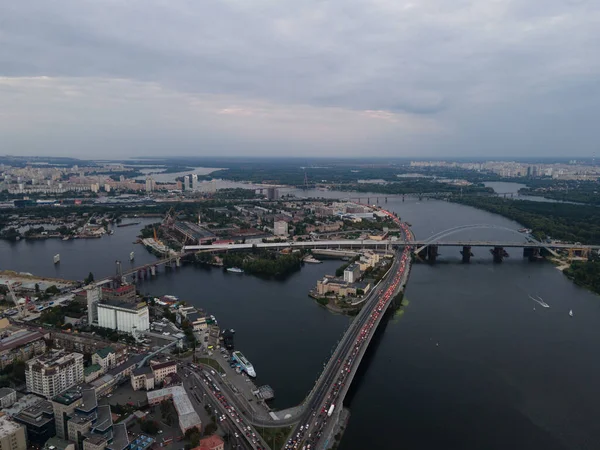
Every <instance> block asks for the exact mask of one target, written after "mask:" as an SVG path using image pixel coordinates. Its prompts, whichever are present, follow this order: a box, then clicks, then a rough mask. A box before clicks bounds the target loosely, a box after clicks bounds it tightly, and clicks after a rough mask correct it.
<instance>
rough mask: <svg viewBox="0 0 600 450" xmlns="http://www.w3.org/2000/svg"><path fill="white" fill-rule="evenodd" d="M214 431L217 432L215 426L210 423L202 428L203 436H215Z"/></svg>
mask: <svg viewBox="0 0 600 450" xmlns="http://www.w3.org/2000/svg"><path fill="white" fill-rule="evenodd" d="M216 431H217V424H216V423H214V422H211V423H209V424H208V425H206V427H204V435H205V436H210V435H212V434H215V433H216Z"/></svg>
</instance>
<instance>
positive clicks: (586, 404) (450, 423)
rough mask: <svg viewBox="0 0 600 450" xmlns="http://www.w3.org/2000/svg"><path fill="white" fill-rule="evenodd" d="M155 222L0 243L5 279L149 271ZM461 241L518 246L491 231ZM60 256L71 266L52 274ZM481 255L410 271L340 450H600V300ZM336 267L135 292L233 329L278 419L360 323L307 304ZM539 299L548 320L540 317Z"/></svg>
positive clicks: (223, 277)
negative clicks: (268, 389)
mask: <svg viewBox="0 0 600 450" xmlns="http://www.w3.org/2000/svg"><path fill="white" fill-rule="evenodd" d="M297 195H304V196H307V195H318V196H328V197H335V196H341V197H346V198H347V197H349V196H351V195H355V194H349V193H335V192H323V191H315V192H314V193H312V192H298V193H297ZM360 196H361V197H366V196H367V194H361V195H360ZM373 196H376V194H374V195H373ZM379 197H380V199H382V198H383V196H381V195H379ZM382 206H386V208H387V209H390V210H392V211H395V212H397V213H398V214H399V215H400V217H402V219H403V220H406V221H408V222H409V223H411V224H412V226H413V230H414V232H415V234H416V236H417V237H418V238H426V237H427V236H430V235H432V234H434V233H437V232H440V231H443V230H445V229H449V228H452V227H455V226H459V225H465V224H494V225H498V226H502V227H508V228H512V229H517V228H519V225H518V224H516V223H514V222H511V221H509V220H507V219H504V218H502V217H499V216H494V215H492V214H489V213H486V212H483V211H479V210H475V209H472V208H469V207H465V206H461V205H456V204H453V203H448V202H440V201H434V200H423V201H418V200H417V199H415V198H414V197H411V198H409V197H407V198H406V200H405V201H404V202H402V200H401V198H399V197H391V196H390V197H389V198H388V203H387V204H385V205H382ZM155 221H157V219H144V220H142V223H141V224H140V225H138V226H132V227H125V228H117V229H116V231H115V234H114V235H112V236H106V237H104V238H101V239H90V240H75V241H67V242H64V241H60V240H48V241H37V242H18V243H14V244H11V243H8V242H5V241H2V242H0V267H1V268H3V269H12V270H19V271H27V272H32V273H34V274H36V275H44V276H57V277H65V278H73V279H82V278H83V277H85V276H86V275H87V273H88V272H89V271H92V272H93V273H94V274H95V275H96V278H99V277H102V276H108V275H111V274H113V273H114V261H115V260H116V259H121V260H122V261H124V262H126V263H127V264H129V262H128V255H129V252H130V251H132V250H134V251H135V253H136V260H135V265H140V264H143V263H147V262H150V261H152V260H153V259H154V257H153V256H152V255H150V254H148V253H147V252H146V251H145V250H144V249H143V248H142V247H141V246H140V245H135V244H133V243H132V242H133V241H134V240H135V236H136V234H137V232H138V231H139V228H140V227H141V226H143V225H144V224H145V223H148V222H155ZM456 237H458V238H460V237H469V238H473V239H492V238H498V239H503V238H506V239H507V240H513V241H514V240H516V239H517V238H518V237H517V236H515V235H513V234H512V233H508V232H504V231H502V230H490V229H487V230H486V229H483V230H471V231H469V232H465V234H457V235H456ZM55 253H60V254H61V256H62V258H61V263H60V264H59V265H57V266H56V267H55V266H54V265H53V264H52V256H53V255H54V254H55ZM474 253H475V257H474V258H473V260H472V263H471V264H469V265H462V264H460V263H459V260H460V253H459V249H452V248H444V249H443V251H442V255H440V258H439V263H438V264H436V265H435V266H429V265H426V264H418V265H415V266H413V272H412V275H411V277H410V279H409V282H408V288H407V292H406V298H407V300H408V301H409V304H408V306H407V307H406V308H405V310H404V312H403V314H401V315H398V316H397V317H395V318H392V319H391V320H390V321H389V322H388V323H387V324H386V323H385V322H384V323H382V327H381V329H380V332H379V334H378V335H377V336H376V339H374V341H373V343H372V345H371V347H370V349H369V350H368V353H367V357H366V358H365V360H364V361H363V365H362V366H361V369H360V371H359V375H358V376H357V377H356V378H355V382H354V386H353V389H352V390H351V394H350V395H349V396H348V398H347V404H348V405H349V406H350V408H351V419H350V423H349V427H348V430H347V431H346V435H345V437H344V439H343V441H342V444H341V448H342V449H347V450H353V449H359V448H364V447H365V442H367V443H368V444H367V445H368V447H369V448H378V449H392V448H398V447H399V446H402V447H405V448H410V449H434V448H435V449H437V448H439V447H440V446H442V445H444V446H447V447H450V448H460V449H482V448H485V449H501V448H502V449H506V448H514V449H531V448H544V449H588V448H589V449H591V448H596V442H598V441H599V440H600V431H598V428H597V426H596V425H595V417H596V416H597V415H598V413H599V412H600V406H597V405H598V402H597V401H596V398H597V396H598V388H597V387H596V382H595V380H596V378H597V377H598V375H600V373H599V372H600V367H599V363H597V362H596V355H597V353H598V350H599V348H600V339H599V337H600V336H598V334H600V329H599V328H598V327H597V323H598V322H599V321H600V299H599V298H598V297H597V296H595V295H593V294H591V293H589V292H587V291H586V290H584V289H581V288H578V287H576V286H574V285H573V284H572V283H571V282H570V281H569V280H567V279H566V277H564V276H563V275H562V274H561V273H560V272H559V271H558V270H557V269H556V268H555V267H554V266H553V265H551V264H549V263H541V264H540V263H529V262H527V261H525V260H523V259H522V257H521V254H520V251H518V250H514V251H513V252H511V251H509V253H511V255H510V257H509V258H508V259H507V260H505V262H504V263H503V264H500V265H494V264H493V263H492V258H491V255H490V254H489V252H488V251H487V249H478V250H475V251H474ZM513 253H514V254H513ZM339 264H340V262H339V261H326V262H325V263H324V264H319V265H309V264H306V265H305V266H304V267H303V269H302V270H301V271H300V272H297V273H295V274H293V275H292V276H290V277H289V278H288V279H286V280H284V281H274V280H263V279H260V278H256V277H251V276H247V275H236V274H230V273H225V272H223V271H222V270H219V269H203V268H200V267H194V266H187V267H183V268H181V269H179V270H177V271H173V272H170V273H164V272H161V273H160V274H159V276H158V277H157V278H156V279H154V280H149V281H145V282H144V283H143V284H141V285H140V290H141V291H142V292H148V293H151V294H152V295H161V294H167V293H168V294H173V295H177V296H179V297H180V298H181V299H185V300H187V301H189V302H190V303H192V304H193V305H195V306H198V307H201V308H203V309H205V310H206V311H207V312H210V313H212V314H214V315H215V316H216V317H217V319H218V320H219V323H220V325H221V326H223V327H227V328H234V329H235V330H236V347H238V348H239V349H240V350H242V351H243V352H244V354H246V356H248V358H249V359H250V360H251V361H252V363H253V364H254V366H255V368H256V370H257V373H258V378H259V382H260V383H263V382H264V383H269V384H270V385H271V386H273V388H274V389H275V392H276V395H277V398H276V400H275V406H276V407H287V406H291V405H293V404H296V403H298V402H299V401H301V400H302V398H303V396H304V395H305V394H306V393H307V391H308V390H309V389H310V387H311V386H312V384H313V383H314V381H315V379H316V377H317V375H318V372H319V369H320V367H321V366H322V364H323V362H324V361H325V360H326V358H327V356H328V355H329V353H330V351H331V350H332V348H333V346H334V345H335V343H336V341H337V340H338V339H339V337H340V336H341V334H342V333H343V331H344V329H345V328H346V326H347V325H348V323H349V321H350V320H351V319H349V318H347V317H344V316H336V315H333V314H331V313H329V312H328V311H326V310H325V309H323V308H321V307H319V306H318V305H317V304H316V303H315V302H314V301H312V300H311V299H310V298H308V296H307V295H306V294H307V291H308V289H309V288H310V287H312V286H314V283H315V282H316V280H317V278H318V277H320V276H322V275H323V274H325V273H331V272H333V271H334V270H335V268H336V267H337V266H339ZM530 294H531V295H539V296H541V297H542V298H543V299H544V300H545V301H546V302H547V303H548V304H550V306H551V307H550V308H549V309H544V308H539V307H538V308H536V309H535V310H534V307H535V306H537V305H536V304H535V303H534V302H533V301H531V300H530V299H529V298H528V295H530ZM569 309H573V312H574V317H573V318H569V316H568V311H569ZM365 439H366V440H365Z"/></svg>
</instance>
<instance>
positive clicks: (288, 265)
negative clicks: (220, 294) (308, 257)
mask: <svg viewBox="0 0 600 450" xmlns="http://www.w3.org/2000/svg"><path fill="white" fill-rule="evenodd" d="M301 265H302V254H301V253H300V252H297V253H290V254H287V255H281V254H278V253H274V252H268V251H261V252H257V253H228V254H226V255H225V256H224V257H223V266H224V267H225V268H229V267H238V268H240V269H244V271H245V272H247V273H250V274H253V275H263V276H268V277H270V276H273V277H284V276H286V275H289V274H290V273H292V272H295V271H297V270H299V269H300V267H301Z"/></svg>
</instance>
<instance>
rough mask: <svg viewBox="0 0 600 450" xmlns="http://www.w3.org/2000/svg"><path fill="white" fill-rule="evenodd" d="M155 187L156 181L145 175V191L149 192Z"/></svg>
mask: <svg viewBox="0 0 600 450" xmlns="http://www.w3.org/2000/svg"><path fill="white" fill-rule="evenodd" d="M155 188H156V183H155V182H154V179H153V178H152V177H146V192H148V193H150V192H152V191H153V190H154V189H155Z"/></svg>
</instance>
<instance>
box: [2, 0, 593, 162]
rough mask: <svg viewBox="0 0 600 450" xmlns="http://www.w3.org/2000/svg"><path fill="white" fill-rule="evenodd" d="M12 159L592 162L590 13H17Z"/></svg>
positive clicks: (462, 9) (393, 8)
mask: <svg viewBox="0 0 600 450" xmlns="http://www.w3.org/2000/svg"><path fill="white" fill-rule="evenodd" d="M2 9H3V11H2V17H3V18H4V21H3V34H2V36H0V43H2V45H0V60H1V61H3V64H2V67H1V68H0V117H1V118H2V120H1V121H0V133H2V136H3V142H2V147H1V148H0V152H2V153H9V154H15V155H61V156H76V157H82V158H86V159H97V158H98V156H99V155H102V156H104V157H106V158H118V157H120V158H122V157H123V156H124V155H127V156H161V155H167V154H168V155H182V156H185V155H191V156H213V155H220V156H238V155H239V156H285V155H294V156H306V157H315V156H329V157H361V156H363V157H364V156H365V154H368V155H372V156H376V157H406V158H418V157H431V158H432V159H434V158H446V157H452V156H453V155H456V156H462V157H486V155H489V156H488V157H489V158H493V156H494V155H495V156H496V157H497V156H498V155H502V156H506V157H517V156H522V155H529V156H531V157H536V156H538V157H539V156H550V157H551V156H565V155H574V156H577V157H592V156H593V154H594V152H595V151H596V149H597V146H596V144H595V143H596V142H597V131H596V126H595V123H594V112H595V110H596V109H597V107H598V105H599V104H600V91H599V90H598V87H597V86H598V83H597V80H598V76H599V75H600V58H599V57H598V56H595V57H594V56H593V55H594V54H597V52H595V51H594V49H595V48H596V47H597V46H598V41H599V40H600V32H598V30H597V29H596V28H597V27H596V25H595V24H596V23H597V22H598V21H599V19H600V7H599V6H598V5H597V4H592V2H587V1H585V0H583V1H580V0H577V1H576V0H561V1H558V0H553V1H550V2H545V3H544V5H543V8H540V7H539V5H538V4H537V3H534V2H533V0H527V1H525V2H519V3H517V2H513V1H497V2H493V3H487V4H480V3H476V2H471V1H465V2H461V3H460V4H452V5H447V4H444V3H443V2H441V1H440V0H428V1H425V2H420V3H419V4H414V3H404V4H402V3H398V2H392V1H387V0H377V1H373V2H367V1H362V0H356V1H352V2H347V1H344V2H342V1H339V0H336V1H331V2H327V3H322V2H317V1H308V2H303V3H302V4H294V3H287V4H280V3H275V2H271V1H268V0H263V1H259V2H253V3H252V5H245V4H244V3H242V2H237V1H234V0H229V1H224V2H206V3H202V4H198V3H188V2H178V3H175V4H173V3H171V4H164V3H161V2H156V1H149V2H148V1H146V2H132V3H127V4H120V3H110V4H109V3H102V2H100V3H93V4H89V3H87V4H86V3H81V4H72V3H71V2H68V1H66V0H59V1H57V2H53V3H52V4H51V5H50V4H47V3H46V2H42V1H33V2H28V3H27V4H20V3H19V4H14V5H11V7H10V8H2Z"/></svg>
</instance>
